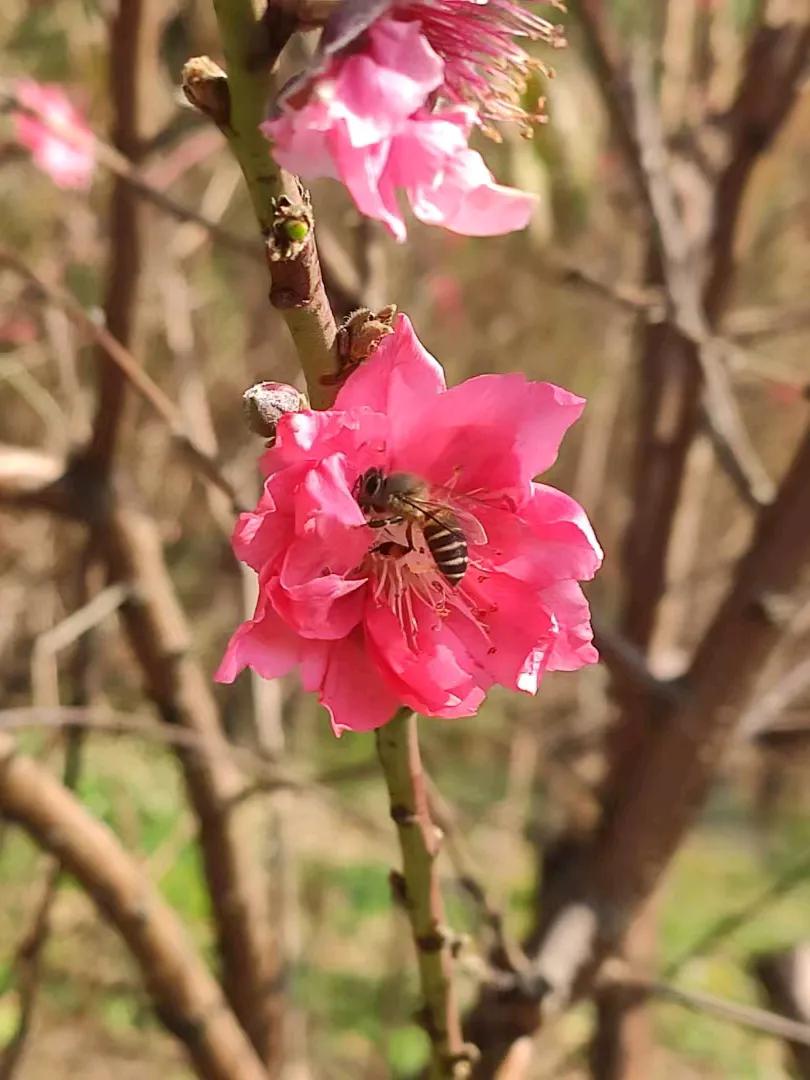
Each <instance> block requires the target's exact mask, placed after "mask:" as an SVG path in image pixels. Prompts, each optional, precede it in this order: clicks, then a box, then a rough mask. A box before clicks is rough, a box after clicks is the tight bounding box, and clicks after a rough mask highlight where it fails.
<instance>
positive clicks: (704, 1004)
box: [608, 975, 810, 1046]
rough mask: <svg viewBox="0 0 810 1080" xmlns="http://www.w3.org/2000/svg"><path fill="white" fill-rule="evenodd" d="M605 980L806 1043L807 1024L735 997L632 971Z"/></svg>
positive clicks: (809, 1037)
mask: <svg viewBox="0 0 810 1080" xmlns="http://www.w3.org/2000/svg"><path fill="white" fill-rule="evenodd" d="M608 981H609V982H610V983H611V984H614V985H618V986H621V987H622V989H623V990H625V991H627V992H628V993H630V994H634V993H635V994H638V995H639V996H640V997H641V998H645V997H658V998H664V999H666V1000H668V1001H674V1002H675V1003H676V1004H677V1005H683V1006H685V1007H686V1008H687V1009H692V1010H694V1011H695V1012H698V1013H704V1014H708V1015H710V1016H716V1017H717V1018H718V1019H720V1020H727V1021H729V1022H730V1023H732V1024H739V1025H740V1026H741V1027H747V1028H751V1030H753V1031H761V1032H763V1033H764V1034H766V1035H774V1036H776V1038H779V1039H786V1040H789V1041H791V1042H795V1043H799V1044H800V1045H802V1046H810V1024H805V1023H802V1022H801V1021H800V1020H791V1019H790V1018H788V1017H786V1016H779V1015H778V1014H777V1013H774V1012H769V1011H768V1010H767V1009H758V1008H756V1007H755V1006H753V1005H742V1004H740V1003H738V1002H736V1001H728V1000H727V999H726V998H721V997H717V995H716V994H707V993H704V992H702V991H698V990H686V989H684V988H683V987H680V986H671V985H670V984H669V983H664V982H657V981H656V980H653V979H649V980H648V979H638V978H636V977H635V976H632V975H631V976H628V977H626V978H620V979H617V980H614V979H612V978H610V979H608Z"/></svg>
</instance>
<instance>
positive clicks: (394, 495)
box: [354, 468, 487, 585]
mask: <svg viewBox="0 0 810 1080" xmlns="http://www.w3.org/2000/svg"><path fill="white" fill-rule="evenodd" d="M354 495H355V498H356V499H357V502H358V504H359V506H360V508H361V509H362V510H363V512H364V513H365V514H367V515H369V514H376V515H380V516H377V517H369V518H368V524H369V525H370V526H371V527H372V528H378V529H379V528H383V527H384V526H386V525H395V524H397V523H399V522H406V523H407V525H408V530H407V539H408V544H409V546H408V547H405V546H404V545H398V544H394V543H393V542H387V543H384V544H381V545H380V546H379V548H377V550H378V551H382V552H383V553H384V554H392V553H394V551H395V550H396V548H397V547H401V548H402V550H403V553H407V552H408V551H412V550H414V544H413V529H414V527H416V528H418V529H420V530H421V533H422V535H423V536H424V538H425V544H426V545H427V548H428V551H429V552H430V554H431V556H432V558H433V561H434V562H435V564H436V569H437V570H438V571H439V573H440V574H441V575H442V577H443V578H444V579H445V581H447V582H448V583H449V584H450V585H458V584H459V582H460V581H461V579H462V578H463V577H464V575H465V573H466V572H467V567H468V566H469V561H470V559H469V551H468V544H469V543H472V544H484V543H486V540H487V537H486V533H485V532H484V530H483V528H482V527H481V524H480V522H478V521H477V520H476V518H474V517H473V516H472V514H468V513H466V512H465V511H463V510H461V509H460V508H459V507H457V506H452V507H451V506H449V505H447V504H446V503H443V502H440V501H437V500H436V499H435V498H434V497H433V495H434V493H433V492H432V491H431V489H430V487H429V486H428V484H427V483H426V482H425V481H424V480H421V479H420V478H419V477H418V476H412V475H411V474H410V473H404V472H392V473H386V472H384V471H383V470H382V469H376V468H372V469H367V470H366V471H365V472H364V473H363V474H362V476H360V477H359V478H358V480H357V483H356V485H355V489H354Z"/></svg>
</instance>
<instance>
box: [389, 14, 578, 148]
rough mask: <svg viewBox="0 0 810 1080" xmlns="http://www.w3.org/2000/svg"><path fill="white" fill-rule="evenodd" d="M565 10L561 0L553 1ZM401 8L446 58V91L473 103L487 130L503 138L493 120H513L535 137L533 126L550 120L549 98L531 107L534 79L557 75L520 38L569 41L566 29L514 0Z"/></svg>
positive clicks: (555, 42)
mask: <svg viewBox="0 0 810 1080" xmlns="http://www.w3.org/2000/svg"><path fill="white" fill-rule="evenodd" d="M550 2H551V3H552V4H553V5H554V7H556V8H559V9H562V3H561V0H550ZM400 10H401V11H402V13H403V14H404V15H406V16H409V17H413V18H415V19H418V20H419V21H420V23H421V24H422V29H423V32H424V34H425V37H426V38H427V39H428V41H429V42H430V44H431V45H432V46H433V48H434V49H435V50H436V52H437V53H438V54H439V55H440V56H441V58H442V59H443V60H444V62H445V81H444V86H443V87H442V90H441V93H442V95H443V96H444V97H445V98H447V99H448V100H450V101H451V102H454V103H466V104H471V105H474V106H475V107H476V109H477V111H478V117H479V121H480V123H481V126H482V129H483V130H484V132H485V134H487V135H489V136H490V137H492V138H494V139H495V140H496V141H500V135H499V134H498V132H497V130H496V129H495V128H493V127H492V124H497V123H504V122H513V123H518V124H519V125H520V130H521V133H522V134H524V135H526V136H531V134H532V125H533V124H535V123H538V122H541V121H543V120H544V119H545V115H544V101H543V99H542V98H538V99H537V101H536V102H535V104H534V106H533V107H528V108H527V107H526V104H525V97H526V92H527V88H528V86H529V83H530V80H531V79H532V78H533V76H535V75H536V74H538V73H541V74H545V75H547V76H552V75H553V71H552V70H551V68H549V67H548V66H547V65H546V64H544V63H543V62H542V60H539V59H537V58H536V57H533V56H530V55H529V53H528V52H527V51H526V50H525V49H524V48H523V47H522V46H521V45H518V44H517V43H516V42H515V40H514V39H515V38H524V39H526V40H529V41H543V42H545V43H546V44H548V45H551V46H552V47H553V48H561V47H562V46H564V45H565V36H564V33H563V30H562V27H560V26H557V25H556V24H555V23H552V22H551V21H550V20H548V19H544V18H541V17H540V16H539V15H537V14H535V13H534V12H531V11H528V10H526V8H524V7H523V6H522V5H521V4H520V3H518V2H515V0H433V2H430V0H427V2H425V0H415V2H413V3H408V2H406V3H403V4H402V6H401V8H400Z"/></svg>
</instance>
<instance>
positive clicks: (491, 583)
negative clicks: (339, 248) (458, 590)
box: [449, 573, 558, 689]
mask: <svg viewBox="0 0 810 1080" xmlns="http://www.w3.org/2000/svg"><path fill="white" fill-rule="evenodd" d="M464 588H465V591H466V592H467V593H468V594H469V595H470V596H471V597H473V598H474V599H475V602H476V605H477V608H478V612H479V615H478V618H479V626H476V625H475V624H474V623H473V622H472V621H471V620H470V619H469V617H468V616H466V615H465V614H464V613H463V612H462V611H461V610H459V609H456V610H455V611H454V612H453V614H452V616H451V618H450V620H449V621H450V622H451V623H452V626H453V629H454V630H455V632H456V633H457V634H458V636H459V638H460V639H461V640H463V642H464V645H465V647H466V649H467V650H468V652H469V653H470V654H471V655H472V656H474V657H475V658H476V660H477V661H478V663H479V664H480V665H481V667H482V668H483V669H484V670H485V671H486V672H487V674H488V676H489V679H490V681H491V682H497V683H500V684H501V685H502V686H506V687H509V688H511V689H521V674H522V673H523V672H524V670H525V669H526V665H527V661H528V660H529V658H530V657H532V655H533V654H534V655H535V665H536V664H537V657H538V656H545V655H547V654H549V652H550V650H551V648H552V646H553V644H554V641H555V639H556V636H557V632H558V631H557V626H556V623H555V621H554V617H553V615H552V614H551V613H550V611H549V610H548V609H547V607H546V606H545V604H544V603H543V601H542V594H541V593H540V591H539V590H531V589H527V587H526V585H525V584H524V583H523V582H520V581H516V580H514V579H512V578H510V577H508V576H507V575H506V574H498V573H490V574H476V573H473V574H471V575H470V580H469V582H467V581H466V580H465V586H464ZM480 626H483V628H484V632H483V633H482V631H481V629H480Z"/></svg>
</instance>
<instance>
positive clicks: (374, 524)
mask: <svg viewBox="0 0 810 1080" xmlns="http://www.w3.org/2000/svg"><path fill="white" fill-rule="evenodd" d="M402 521H403V519H402V518H401V517H389V518H370V519H369V520H368V521H367V522H366V525H368V527H369V528H370V529H384V528H385V526H386V525H400V524H401V523H402Z"/></svg>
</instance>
